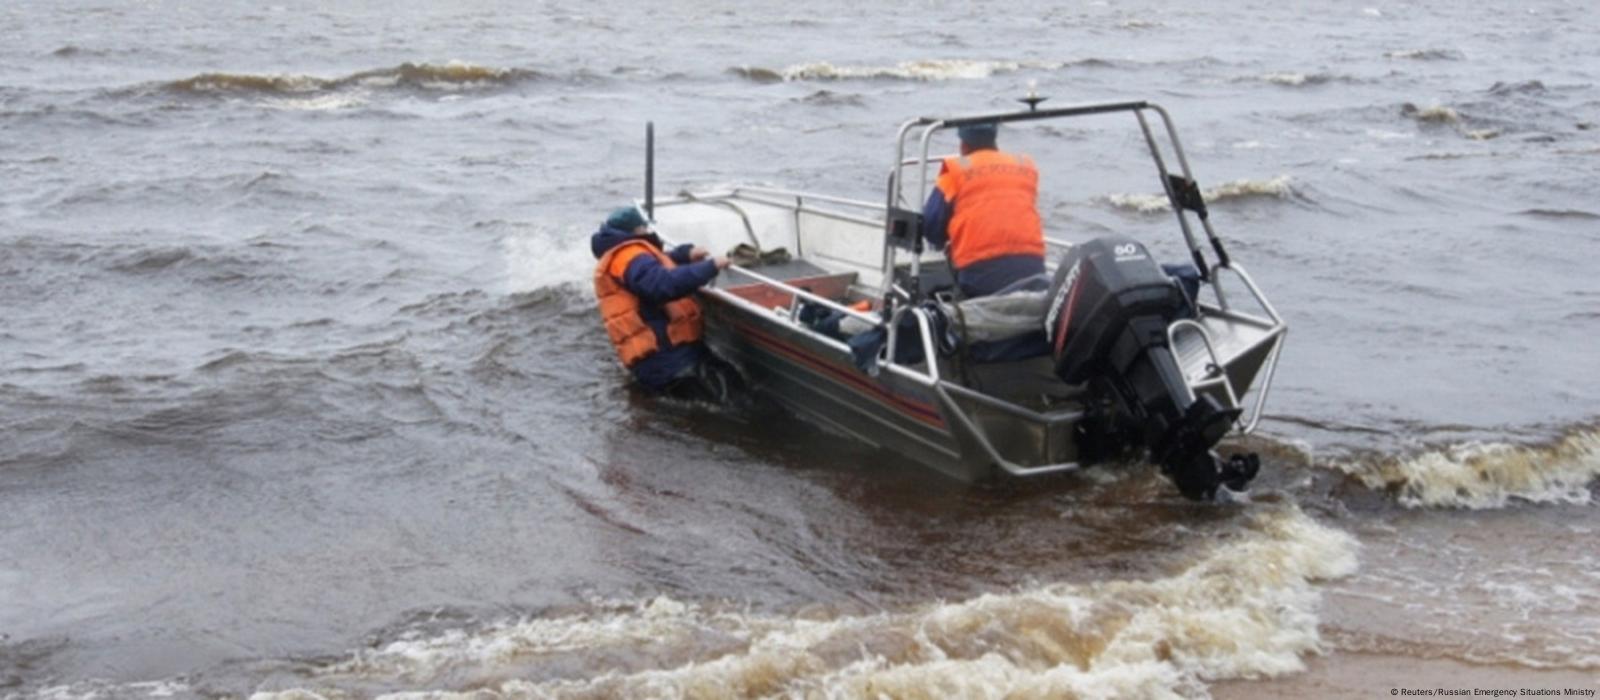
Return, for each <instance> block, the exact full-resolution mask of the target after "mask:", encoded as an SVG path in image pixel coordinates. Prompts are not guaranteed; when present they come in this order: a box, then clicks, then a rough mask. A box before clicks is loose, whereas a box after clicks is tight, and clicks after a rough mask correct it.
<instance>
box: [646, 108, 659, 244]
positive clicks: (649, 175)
mask: <svg viewBox="0 0 1600 700" xmlns="http://www.w3.org/2000/svg"><path fill="white" fill-rule="evenodd" d="M644 215H645V217H646V218H648V219H650V221H651V222H654V221H655V220H656V123H655V122H645V123H644Z"/></svg>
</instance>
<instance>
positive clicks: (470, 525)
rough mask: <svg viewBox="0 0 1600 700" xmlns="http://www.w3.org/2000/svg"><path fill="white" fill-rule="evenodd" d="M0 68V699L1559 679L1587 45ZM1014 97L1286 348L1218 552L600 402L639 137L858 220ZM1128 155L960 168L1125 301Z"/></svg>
mask: <svg viewBox="0 0 1600 700" xmlns="http://www.w3.org/2000/svg"><path fill="white" fill-rule="evenodd" d="M0 35H3V36H4V37H5V38H6V40H5V41H4V42H0V696H4V697H11V696H17V697H34V696H40V697H63V698H67V697H73V698H77V697H106V696H110V697H147V696H151V697H164V696H173V695H176V696H191V695H198V696H215V695H232V696H248V695H250V694H252V693H257V692H261V693H265V694H266V695H265V696H266V697H279V698H285V699H287V698H300V697H349V696H356V697H365V696H375V695H383V694H388V693H402V694H403V693H407V692H437V693H441V694H443V696H447V697H448V696H450V694H453V693H459V694H462V695H461V696H462V697H495V696H506V697H550V696H554V697H614V696H639V697H724V696H747V695H776V696H794V697H812V696H816V697H825V696H834V697H869V696H875V695H876V694H878V693H882V694H886V695H888V696H890V697H950V696H964V697H998V696H1009V697H1064V696H1074V695H1075V696H1081V697H1128V696H1134V697H1170V696H1199V695H1206V694H1208V693H1209V692H1212V691H1213V690H1214V689H1215V688H1216V684H1217V683H1219V682H1223V681H1239V682H1242V683H1243V685H1230V686H1229V688H1230V691H1229V692H1233V693H1245V694H1249V693H1255V692H1259V693H1261V694H1263V695H1266V694H1273V693H1276V692H1279V690H1280V689H1284V688H1292V687H1294V686H1292V685H1291V684H1292V683H1293V682H1294V679H1295V678H1297V677H1299V676H1298V675H1297V674H1299V673H1300V672H1301V671H1302V670H1303V669H1304V668H1306V666H1307V664H1310V665H1311V666H1312V672H1313V673H1316V672H1318V671H1317V669H1319V668H1321V669H1330V668H1331V669H1332V670H1333V674H1334V675H1335V676H1338V675H1340V674H1341V672H1342V673H1343V674H1344V675H1345V677H1346V678H1347V680H1346V681H1344V683H1345V684H1344V685H1342V686H1335V687H1342V688H1344V690H1345V691H1346V692H1348V693H1349V694H1352V695H1362V696H1368V695H1370V693H1367V692H1366V691H1372V692H1379V691H1382V690H1383V689H1384V688H1386V687H1388V686H1382V687H1379V686H1378V685H1377V683H1378V681H1377V680H1376V677H1375V676H1374V677H1372V678H1373V680H1372V681H1370V683H1369V684H1368V685H1363V682H1364V681H1363V680H1362V679H1361V673H1362V669H1363V668H1365V667H1364V666H1362V665H1361V664H1362V662H1361V659H1363V658H1371V657H1372V656H1373V655H1386V656H1393V657H1399V658H1404V659H1410V660H1412V661H1411V662H1409V663H1413V664H1415V665H1416V666H1417V667H1418V668H1424V669H1425V668H1427V664H1428V663H1444V662H1449V663H1452V664H1466V665H1468V666H1471V667H1474V668H1485V669H1492V670H1494V672H1495V673H1503V674H1510V676H1509V677H1514V678H1517V679H1519V680H1520V681H1521V682H1524V683H1529V684H1533V685H1534V686H1537V684H1538V683H1541V682H1545V681H1544V680H1541V679H1548V680H1549V682H1551V683H1555V682H1557V680H1565V679H1569V678H1571V677H1573V675H1574V674H1576V675H1577V676H1578V677H1581V678H1589V679H1591V680H1592V679H1593V678H1594V677H1595V676H1596V675H1597V674H1600V638H1597V637H1596V633H1595V630H1597V629H1600V612H1597V611H1600V560H1597V559H1596V554H1595V552H1596V551H1597V550H1596V547H1595V542H1596V531H1597V529H1600V515H1597V513H1596V510H1595V506H1594V505H1593V503H1594V497H1595V495H1596V489H1597V487H1596V476H1597V475H1600V371H1597V370H1600V366H1597V362H1596V359H1595V358H1596V349H1595V348H1596V346H1595V338H1596V337H1597V334H1600V282H1597V281H1596V278H1595V277H1594V276H1593V271H1594V270H1595V260H1597V259H1600V201H1597V200H1596V197H1595V195H1594V187H1593V183H1594V182H1596V181H1597V180H1600V129H1597V127H1596V124H1597V123H1600V85H1597V83H1596V81H1597V79H1600V78H1597V71H1600V49H1597V48H1596V46H1595V43H1594V41H1593V37H1594V20H1593V17H1592V8H1591V7H1590V6H1589V5H1588V4H1586V3H1581V2H1559V1H1554V0H1545V1H1542V2H1535V3H1533V4H1527V3H1518V4H1514V5H1511V4H1502V5H1484V6H1481V7H1466V6H1462V5H1461V4H1459V3H1442V2H1438V3H1434V2H1406V3H1400V2H1383V3H1374V4H1372V5H1371V6H1354V5H1353V6H1345V7H1337V6H1330V7H1327V8H1308V7H1303V6H1290V5H1284V4H1280V3H1259V2H1238V3H1229V4H1227V5H1226V6H1222V7H1199V6H1195V5H1193V4H1179V3H1170V4H1168V3H1154V4H1152V3H1104V2H1090V3H1072V4H1066V5H1052V4H1048V3H1037V4H1029V3H1021V4H1013V5H1011V6H1009V7H1007V8H1006V9H1005V10H1004V11H1002V10H1001V9H999V8H996V7H986V6H977V5H970V4H961V3H924V4H920V5H917V6H913V7H905V8H900V7H890V6H887V5H886V6H882V7H870V6H869V7H862V6H859V5H858V4H853V3H838V2H832V1H831V0H825V1H824V2H821V3H809V4H806V5H803V6H802V5H793V4H782V3H766V2H762V3H737V4H723V5H705V4H689V3H683V4H667V5H662V4H658V3H615V2H601V3H597V4H590V5H587V6H583V7H578V6H562V5H559V4H548V3H547V4H543V5H538V6H533V5H522V4H514V3H495V2H475V3H464V4H455V5H446V4H435V3H399V4H395V3H341V4H340V7H338V8H336V9H328V8H324V7H322V6H320V5H313V4H294V3H281V4H260V5H258V4H256V3H233V2H223V3H211V4H202V5H193V4H182V3H171V2H151V3H140V4H137V5H133V4H126V3H110V4H104V5H97V4H93V3H67V2H59V3H57V2H37V1H35V0H13V1H12V2H10V3H7V4H6V5H5V6H3V7H0ZM1030 84H1036V85H1037V88H1038V90H1039V91H1040V92H1041V93H1043V94H1046V95H1049V96H1052V97H1053V98H1054V100H1053V101H1052V103H1051V104H1059V103H1076V102H1088V101H1102V100H1123V99H1136V98H1147V99H1152V100H1155V101H1158V102H1160V103H1162V104H1164V105H1165V106H1167V107H1168V108H1169V109H1170V110H1171V111H1172V112H1173V113H1174V115H1175V116H1176V118H1177V120H1178V124H1179V126H1180V128H1181V129H1182V133H1183V135H1184V137H1185V144H1186V146H1187V147H1188V151H1189V156H1190V158H1191V160H1192V161H1193V163H1194V166H1195V168H1196V171H1197V174H1198V175H1199V177H1200V178H1201V180H1202V184H1203V185H1204V186H1205V187H1206V188H1207V189H1208V196H1209V197H1210V199H1211V201H1212V202H1213V203H1214V219H1215V221H1216V222H1217V224H1218V227H1219V230H1220V231H1221V232H1222V234H1223V235H1224V237H1225V238H1227V239H1228V240H1229V242H1230V246H1231V249H1232V251H1233V252H1234V254H1235V257H1236V258H1237V259H1239V260H1240V261H1241V262H1243V263H1244V264H1245V265H1247V266H1248V267H1249V268H1250V270H1251V272H1252V273H1253V275H1254V276H1255V278H1256V279H1257V281H1258V282H1259V283H1260V284H1261V285H1262V287H1263V288H1264V289H1265V290H1266V291H1267V293H1268V295H1269V296H1270V297H1271V298H1272V299H1273V301H1274V303H1275V304H1276V305H1277V307H1278V308H1279V310H1280V311H1282V312H1283V313H1284V314H1285V315H1286V316H1287V317H1288V318H1289V320H1290V323H1291V326H1292V329H1293V330H1292V333H1291V336H1290V344H1289V347H1288V351H1287V352H1286V354H1285V356H1284V360H1283V366H1282V368H1281V370H1280V372H1279V376H1278V380H1277V382H1276V385H1275V391H1274V398H1273V402H1272V403H1271V404H1270V406H1269V409H1270V413H1271V415H1269V417H1268V419H1267V421H1266V422H1265V424H1264V427H1263V429H1262V433H1263V434H1262V435H1261V436H1260V438H1259V439H1255V440H1253V441H1252V445H1251V446H1252V447H1253V448H1254V449H1258V450H1261V451H1262V452H1263V453H1264V454H1265V455H1266V457H1267V463H1268V464H1267V468H1266V471H1267V474H1266V475H1265V476H1264V477H1263V478H1262V479H1261V480H1260V481H1259V483H1258V486H1257V488H1256V491H1255V495H1254V498H1253V501H1252V502H1250V503H1244V504H1232V505H1223V506H1219V505H1195V504H1190V503H1186V502H1183V501H1181V500H1180V499H1179V498H1178V497H1177V496H1176V495H1175V494H1173V493H1172V490H1171V489H1170V488H1168V487H1167V485H1166V484H1165V483H1164V482H1163V481H1162V480H1161V479H1160V478H1158V477H1157V476H1156V475H1155V474H1154V472H1153V471H1152V470H1151V469H1150V468H1148V467H1146V466H1139V465H1130V466H1128V467H1125V468H1122V469H1106V470H1098V471H1096V472H1093V473H1088V474H1084V475H1081V476H1076V477H1063V478H1056V479H1048V480H1043V481H1036V482H1024V483H1016V484H1004V485H1000V486H989V487H981V488H969V487H964V486H961V485H958V484H952V483H947V482H944V481H942V480H940V479H939V478H938V477H935V476H933V475H932V474H931V473H929V472H924V471H922V470H920V469H917V468H916V467H915V466H914V465H908V464H905V463H902V462H900V461H898V460H896V459H895V458H894V457H893V456H891V455H884V454H880V453H876V452H873V451H871V450H868V449H865V448H862V447H859V446H855V445H850V444H840V443H839V442H838V440H837V439H836V438H833V437H831V436H829V435H827V434H824V433H820V432H818V431H816V430H813V429H809V428H806V427H804V426H794V425H791V424H789V423H788V422H787V421H786V419H785V417H784V416H782V415H778V414H776V413H774V412H771V411H766V410H762V409H754V410H752V411H750V412H745V413H726V412H710V411H706V410H702V409H695V408H686V407H680V406H672V405H662V404H657V403H652V402H650V401H647V400H643V399H641V398H639V397H636V396H634V395H633V394H632V393H630V391H629V390H628V389H627V384H626V381H625V376H624V375H623V373H622V371H621V370H620V369H619V368H617V367H616V366H615V363H614V361H613V359H612V356H611V351H610V349H609V347H608V345H607V343H606V341H605V339H604V337H603V333H601V331H600V329H599V326H598V323H597V319H596V316H595V312H594V311H593V309H592V303H593V302H592V294H591V292H590V291H589V290H588V289H587V283H586V279H587V274H588V269H589V267H590V265H591V264H592V262H591V258H590V255H589V253H588V246H587V234H588V233H589V232H590V231H591V230H592V228H593V226H594V225H595V223H596V222H597V219H598V218H599V217H600V216H601V215H602V213H603V212H604V211H605V210H606V209H608V208H610V207H612V206H615V205H616V204H618V203H620V202H623V201H626V200H627V199H628V198H630V197H633V196H637V195H638V194H639V193H640V190H641V182H640V180H641V176H640V175H641V174H640V170H641V167H640V166H641V160H642V153H641V148H642V133H641V132H642V127H643V122H644V121H645V120H646V119H654V120H655V121H656V123H657V125H658V132H659V136H660V140H661V144H660V153H659V156H658V171H659V175H660V179H661V187H662V189H664V190H667V191H672V190H675V189H677V188H679V187H698V186H711V185H717V184H726V183H734V182H755V183H766V184H773V185H780V186H785V187H792V188H797V189H806V190H815V191H822V192H828V193H833V194H839V195H846V196H855V197H860V198H864V199H869V200H876V199H877V198H878V197H880V196H881V193H880V192H879V188H880V187H881V186H882V182H883V173H884V172H886V170H887V168H888V161H889V160H890V158H891V157H892V155H893V154H892V138H893V135H894V131H895V128H896V126H897V125H898V124H899V122H900V121H902V120H904V119H906V118H908V117H912V116H918V115H924V114H946V113H968V112H975V111H987V110H993V109H999V108H1004V107H1006V106H1007V105H1010V104H1012V103H1011V102H1010V100H1011V99H1012V98H1014V97H1017V96H1020V95H1021V94H1022V93H1024V92H1025V91H1026V89H1027V87H1028V86H1029V85H1030ZM1127 127H1128V125H1127V124H1124V123H1121V122H1119V121H1104V120H1102V121H1086V122H1083V123H1081V124H1080V123H1057V124H1049V125H1039V126H1034V127H1022V128H1017V129H1013V130H1009V131H1008V132H1007V135H1006V136H1005V137H1004V139H1005V143H1006V145H1008V146H1013V147H1016V148H1019V149H1022V150H1026V151H1028V152H1030V153H1032V154H1033V155H1034V156H1035V157H1036V158H1037V159H1038V160H1039V161H1040V163H1041V165H1042V167H1043V170H1044V178H1045V189H1046V193H1045V195H1044V198H1043V208H1044V210H1045V214H1046V218H1047V220H1048V221H1049V222H1050V224H1049V226H1050V228H1051V229H1052V231H1053V232H1054V233H1057V234H1059V235H1062V236H1064V237H1069V238H1070V237H1074V236H1086V235H1092V234H1096V233H1100V232H1104V231H1111V230H1116V231H1126V232H1132V233H1134V234H1136V235H1140V236H1141V237H1144V238H1146V239H1147V240H1149V241H1150V242H1151V243H1152V244H1154V245H1155V247H1156V249H1157V250H1158V251H1161V252H1163V253H1164V254H1167V255H1171V256H1175V257H1176V256H1177V255H1178V253H1179V251H1180V250H1181V249H1180V248H1179V246H1178V245H1177V238H1176V236H1175V235H1174V234H1173V232H1172V231H1170V230H1169V228H1170V214H1164V213H1163V211H1162V207H1163V203H1162V202H1161V201H1160V199H1159V198H1156V197H1153V196H1152V195H1153V193H1154V192H1155V191H1156V189H1157V188H1158V184H1157V183H1156V182H1155V180H1154V178H1152V177H1151V176H1150V174H1149V173H1150V171H1149V169H1148V165H1147V164H1146V162H1144V161H1142V160H1140V154H1139V151H1138V148H1139V146H1140V143H1139V141H1138V139H1137V136H1136V134H1135V132H1133V131H1131V130H1129V129H1128V128H1127ZM1319 654H1320V656H1319ZM1252 679H1253V680H1252ZM1447 680H1448V679H1442V680H1440V681H1439V682H1440V683H1444V682H1446V681H1447ZM1430 687H1431V686H1430Z"/></svg>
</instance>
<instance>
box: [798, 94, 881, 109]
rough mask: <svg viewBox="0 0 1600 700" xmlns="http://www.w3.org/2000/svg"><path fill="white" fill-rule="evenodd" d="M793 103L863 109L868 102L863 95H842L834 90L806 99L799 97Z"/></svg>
mask: <svg viewBox="0 0 1600 700" xmlns="http://www.w3.org/2000/svg"><path fill="white" fill-rule="evenodd" d="M791 101H792V102H799V103H802V104H808V105H814V106H818V107H861V106H865V105H866V100H865V99H863V98H862V96H861V95H847V94H841V93H837V92H834V91H832V90H818V91H816V92H813V93H811V94H809V95H806V96H805V97H797V98H795V99H793V100H791Z"/></svg>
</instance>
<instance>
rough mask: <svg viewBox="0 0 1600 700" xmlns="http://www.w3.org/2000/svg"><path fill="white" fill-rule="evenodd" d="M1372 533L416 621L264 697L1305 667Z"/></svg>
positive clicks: (1277, 530) (1043, 680)
mask: <svg viewBox="0 0 1600 700" xmlns="http://www.w3.org/2000/svg"><path fill="white" fill-rule="evenodd" d="M1356 548H1357V545H1356V543H1355V540H1354V538H1352V537H1350V536H1349V535H1347V534H1345V533H1344V532H1341V531H1338V530H1335V529H1332V528H1329V527H1326V526H1323V525H1320V524H1318V523H1317V522H1316V521H1314V520H1312V519H1311V518H1310V517H1308V516H1306V515H1304V514H1303V513H1302V512H1301V511H1299V510H1298V509H1297V508H1293V507H1287V508H1283V509H1279V510H1273V511H1265V512H1261V513H1258V514H1257V515H1256V516H1255V517H1254V518H1253V519H1252V521H1251V522H1250V523H1249V524H1248V526H1247V527H1246V528H1245V530H1244V531H1243V533H1242V534H1241V536H1240V537H1238V538H1230V539H1229V540H1228V541H1227V542H1225V543H1221V544H1218V545H1215V547H1214V548H1213V549H1212V550H1211V551H1210V552H1208V553H1206V554H1205V555H1204V556H1203V557H1202V558H1201V559H1200V560H1199V561H1198V562H1197V563H1195V564H1193V565H1192V566H1190V567H1189V568H1188V569H1187V570H1184V571H1181V572H1179V573H1177V574H1175V575H1172V576H1170V577H1167V578H1161V579H1156V580H1152V581H1137V580H1121V581H1105V582H1097V583H1059V584H1050V585H1044V586H1035V587H1031V588H1026V589H1023V590H1018V591H1015V592H1006V593H992V594H986V595H981V596H978V597H975V598H972V599H968V600H963V601H958V602H950V603H939V604H931V605H926V606H922V607H918V608H915V609H911V610H907V611H901V612H884V613H878V614H869V615H834V614H816V613H812V614H808V615H805V616H803V617H786V616H766V615H759V614H755V613H750V612H747V611H743V610H740V609H738V608H734V607H731V606H730V607H727V608H723V607H716V606H711V605H704V606H703V605H696V604H693V603H686V602H682V601H678V600H673V599H671V598H668V597H664V596H663V597H658V598H655V599H653V600H649V601H643V602H637V603H631V604H600V605H596V606H591V608H590V609H589V610H587V611H585V612H582V613H578V614H571V615H565V616H550V617H539V618H534V619H526V620H521V621H515V622H505V623H500V624H496V625H491V626H488V627H487V628H485V629H476V630H468V629H454V630H447V631H443V632H435V633H432V634H429V635H427V636H422V635H416V636H402V637H401V638H400V639H399V640H397V641H393V642H390V643H388V644H386V645H384V646H379V647H375V648H372V649H369V650H362V651H358V652H356V653H354V654H353V656H352V657H350V658H348V659H347V660H343V661H339V662H336V663H324V664H322V665H320V666H314V667H312V668H310V669H307V671H308V676H309V678H310V679H311V680H310V681H308V684H310V685H313V686H317V687H315V688H309V689H308V688H299V689H294V690H288V691H284V692H281V693H278V694H263V695H260V696H258V697H260V698H262V700H269V699H275V700H287V699H288V698H303V697H318V696H320V697H338V696H342V695H343V694H344V692H345V691H344V690H343V689H342V688H341V686H344V685H347V684H348V685H352V686H356V687H365V688H370V687H372V686H373V685H374V684H376V685H381V686H389V685H395V684H399V685H404V686H409V687H422V688H437V687H438V686H440V685H446V684H451V683H459V682H461V679H477V680H476V681H470V683H471V686H472V687H473V688H474V690H475V691H476V692H483V691H484V690H487V691H488V692H489V693H490V694H492V695H494V696H495V697H540V698H560V697H705V696H712V697H720V696H728V697H758V696H759V697H766V696H786V697H801V696H808V697H809V696H816V697H881V696H887V697H995V696H1001V695H1004V696H1022V697H1068V696H1079V697H1170V696H1174V695H1185V696H1188V695H1202V694H1204V692H1205V684H1206V683H1207V682H1210V681H1213V680H1217V679H1224V678H1255V677H1261V676H1277V675H1281V674H1286V673H1293V672H1297V671H1300V670H1303V668H1304V664H1303V661H1302V656H1303V655H1305V654H1310V653H1318V652H1320V650H1321V639H1320V636H1319V632H1318V619H1317V608H1318V606H1319V605H1320V600H1321V594H1320V592H1319V591H1318V589H1317V587H1316V585H1315V582H1318V581H1323V580H1329V579H1336V578H1342V577H1345V576H1348V575H1350V574H1351V573H1353V572H1354V571H1355V570H1356ZM586 659H604V660H605V663H604V664H603V665H599V667H600V668H601V669H604V673H600V674H598V675H596V676H594V677H589V678H581V679H573V678H571V677H570V675H569V674H571V672H572V670H573V669H574V667H577V668H584V667H589V668H593V667H595V666H596V665H595V664H593V663H590V662H586V661H584V660H586ZM541 670H542V671H543V674H542V675H543V676H545V677H544V678H538V677H537V676H539V675H541V674H540V673H539V672H540V671H541ZM551 675H555V676H558V677H559V676H568V677H567V678H564V679H560V680H549V679H548V676H551ZM507 679H510V680H507ZM485 686H488V687H485ZM435 692H436V691H435ZM439 695H443V696H446V697H465V696H455V695H445V694H443V693H439ZM431 696H435V695H430V697H431Z"/></svg>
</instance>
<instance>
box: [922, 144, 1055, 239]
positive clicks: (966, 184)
mask: <svg viewBox="0 0 1600 700" xmlns="http://www.w3.org/2000/svg"><path fill="white" fill-rule="evenodd" d="M938 184H939V189H940V190H941V191H943V192H944V198H945V201H946V202H949V203H950V206H951V207H954V209H955V214H954V215H953V216H951V217H950V228H949V232H950V260H951V262H953V263H955V266H956V267H957V268H963V267H966V266H968V265H971V264H972V263H975V262H980V261H983V260H989V259H991V258H998V257H1001V256H1005V255H1036V256H1038V257H1040V258H1043V257H1044V229H1043V227H1041V226H1040V224H1039V209H1038V206H1037V202H1038V198H1039V170H1038V168H1035V167H1034V165H1033V159H1031V158H1029V157H1027V156H1013V155H1010V154H1006V153H1001V152H999V151H996V150H992V149H984V150H981V151H973V152H972V153H969V154H967V155H965V156H962V157H960V158H946V159H945V161H944V168H943V170H941V171H940V172H939V183H938Z"/></svg>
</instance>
